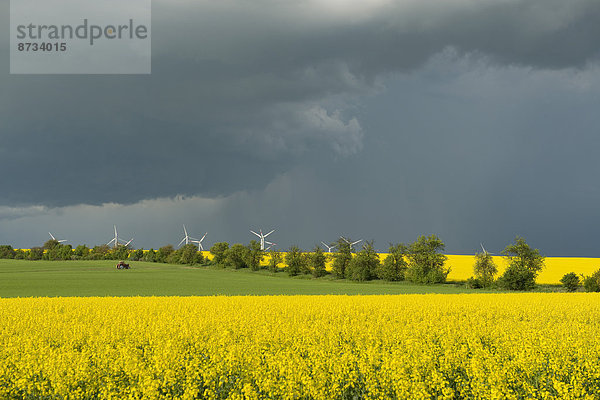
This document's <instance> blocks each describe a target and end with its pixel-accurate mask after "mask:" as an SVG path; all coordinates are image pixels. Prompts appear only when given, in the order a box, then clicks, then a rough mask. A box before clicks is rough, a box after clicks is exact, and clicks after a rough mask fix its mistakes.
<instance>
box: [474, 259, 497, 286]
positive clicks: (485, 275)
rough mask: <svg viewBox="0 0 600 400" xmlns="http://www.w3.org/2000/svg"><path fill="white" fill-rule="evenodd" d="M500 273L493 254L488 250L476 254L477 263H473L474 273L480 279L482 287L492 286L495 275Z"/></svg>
mask: <svg viewBox="0 0 600 400" xmlns="http://www.w3.org/2000/svg"><path fill="white" fill-rule="evenodd" d="M497 273H498V268H497V267H496V264H495V263H494V259H493V258H492V255H491V254H490V253H488V252H487V251H484V252H483V253H476V254H475V264H474V265H473V274H474V275H475V279H477V280H478V281H479V284H480V285H481V287H486V288H487V287H490V286H492V284H493V283H494V276H495V275H496V274H497Z"/></svg>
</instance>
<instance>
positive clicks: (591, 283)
mask: <svg viewBox="0 0 600 400" xmlns="http://www.w3.org/2000/svg"><path fill="white" fill-rule="evenodd" d="M583 288H584V289H585V291H586V292H600V269H599V270H597V271H595V272H594V273H593V274H592V275H591V276H586V277H585V278H584V279H583Z"/></svg>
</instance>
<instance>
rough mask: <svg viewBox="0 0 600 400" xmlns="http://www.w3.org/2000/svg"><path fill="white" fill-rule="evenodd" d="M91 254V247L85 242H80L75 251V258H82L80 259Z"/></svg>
mask: <svg viewBox="0 0 600 400" xmlns="http://www.w3.org/2000/svg"><path fill="white" fill-rule="evenodd" d="M89 254H90V249H89V248H88V247H87V246H86V245H84V244H80V245H79V246H77V247H76V248H75V251H74V252H73V255H74V256H75V258H77V259H80V260H83V259H85V258H87V257H88V255H89Z"/></svg>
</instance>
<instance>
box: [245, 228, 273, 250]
mask: <svg viewBox="0 0 600 400" xmlns="http://www.w3.org/2000/svg"><path fill="white" fill-rule="evenodd" d="M250 232H252V233H254V234H255V235H256V236H258V237H259V238H260V249H261V250H264V249H265V238H266V237H267V236H269V235H270V234H271V233H273V232H275V229H273V230H272V231H271V232H269V233H267V234H266V235H265V234H263V231H262V229H259V232H260V235H259V234H258V233H256V232H254V231H253V230H250ZM269 243H270V244H271V246H273V245H274V243H271V242H269ZM269 248H270V247H269Z"/></svg>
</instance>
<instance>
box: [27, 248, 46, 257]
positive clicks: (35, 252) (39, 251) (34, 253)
mask: <svg viewBox="0 0 600 400" xmlns="http://www.w3.org/2000/svg"><path fill="white" fill-rule="evenodd" d="M43 256H44V248H43V247H32V248H31V249H29V254H28V255H27V259H28V260H41V259H42V257H43Z"/></svg>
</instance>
